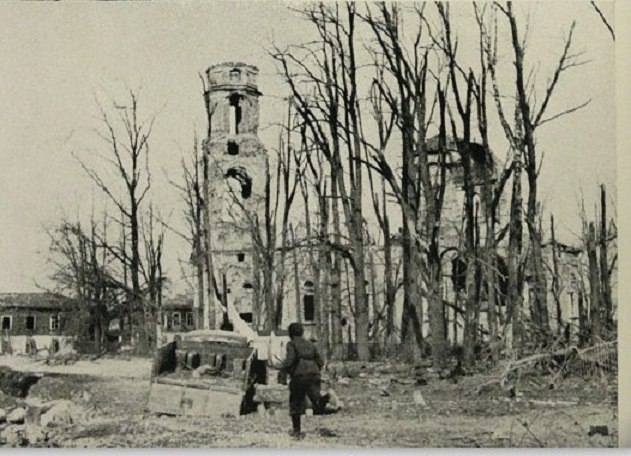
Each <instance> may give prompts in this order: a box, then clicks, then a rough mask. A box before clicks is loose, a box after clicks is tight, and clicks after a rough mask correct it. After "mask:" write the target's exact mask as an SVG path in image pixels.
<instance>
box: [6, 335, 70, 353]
mask: <svg viewBox="0 0 631 456" xmlns="http://www.w3.org/2000/svg"><path fill="white" fill-rule="evenodd" d="M3 339H4V342H3V343H2V344H0V353H1V354H5V352H4V348H5V346H6V344H7V343H9V344H10V346H11V352H12V354H14V355H24V354H27V353H28V350H27V340H29V339H32V340H34V341H35V346H36V347H37V351H38V352H39V351H40V350H46V351H49V350H50V348H51V345H52V344H53V341H57V342H58V343H59V351H65V350H68V349H72V345H73V342H74V338H73V337H69V336H11V337H9V338H6V337H4V338H3ZM7 353H8V351H7Z"/></svg>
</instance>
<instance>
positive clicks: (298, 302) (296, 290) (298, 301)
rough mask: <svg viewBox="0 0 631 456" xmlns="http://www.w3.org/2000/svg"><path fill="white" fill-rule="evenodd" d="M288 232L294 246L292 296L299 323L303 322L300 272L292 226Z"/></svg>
mask: <svg viewBox="0 0 631 456" xmlns="http://www.w3.org/2000/svg"><path fill="white" fill-rule="evenodd" d="M289 232H290V233H291V242H292V244H293V245H294V248H293V263H294V264H293V266H294V294H295V296H296V300H295V302H294V305H295V308H296V319H297V321H299V322H302V321H303V315H302V314H303V312H302V305H301V304H302V299H301V298H302V296H301V293H300V271H299V269H298V248H297V247H296V233H295V232H294V227H293V225H292V224H290V225H289Z"/></svg>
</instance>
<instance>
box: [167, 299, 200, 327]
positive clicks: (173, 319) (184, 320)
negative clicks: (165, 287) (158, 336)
mask: <svg viewBox="0 0 631 456" xmlns="http://www.w3.org/2000/svg"><path fill="white" fill-rule="evenodd" d="M194 329H196V328H195V318H194V316H193V300H192V299H190V298H188V297H186V296H183V295H178V296H175V297H173V298H169V299H165V300H164V301H162V330H163V331H164V332H183V331H192V330H194Z"/></svg>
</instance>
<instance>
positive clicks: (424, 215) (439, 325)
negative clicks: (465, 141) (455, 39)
mask: <svg viewBox="0 0 631 456" xmlns="http://www.w3.org/2000/svg"><path fill="white" fill-rule="evenodd" d="M423 8H424V7H416V8H415V13H416V16H417V19H418V20H417V23H416V24H415V27H416V33H415V34H414V37H413V40H412V44H411V45H410V48H409V49H406V48H404V43H403V41H402V40H401V35H402V30H401V18H400V17H399V6H398V5H396V4H392V5H390V4H385V3H379V4H377V7H376V10H377V12H376V13H373V12H372V11H371V10H369V11H368V13H367V15H366V17H365V21H366V22H367V24H368V25H369V26H370V28H371V30H372V31H373V36H374V38H375V41H376V43H377V52H378V54H379V55H380V56H383V59H384V65H385V67H386V69H387V72H388V74H389V75H390V76H389V82H388V83H387V84H380V85H379V89H380V90H381V91H382V95H383V98H384V100H385V101H386V102H387V104H388V108H389V109H390V110H391V111H392V112H393V113H395V115H396V126H397V128H398V130H399V132H400V134H401V143H402V146H401V161H402V168H403V171H402V176H401V178H400V179H399V178H398V176H397V173H396V172H395V170H393V168H392V166H391V165H390V163H389V161H388V159H387V158H386V156H385V154H384V153H383V151H381V150H379V148H376V147H374V146H373V147H370V146H368V147H369V148H370V149H371V161H372V164H371V166H374V167H375V169H376V170H377V171H378V172H379V173H380V174H381V175H382V176H384V178H385V179H386V181H387V182H388V184H389V185H390V187H391V189H392V191H393V193H394V194H395V196H396V198H397V201H398V203H399V206H400V207H401V212H402V217H403V236H402V238H403V239H402V242H403V265H404V269H403V283H404V288H403V289H404V303H403V321H402V338H403V341H404V343H405V344H406V346H407V347H409V348H411V349H412V350H413V353H412V354H413V355H418V349H417V348H416V347H422V345H423V334H422V330H421V327H422V322H423V315H422V303H423V300H424V298H427V301H428V304H429V306H428V309H429V316H428V317H429V325H430V331H431V348H432V357H433V359H434V362H435V363H436V364H437V365H442V364H444V362H445V359H446V331H445V314H444V303H443V300H442V294H441V281H442V272H441V257H440V219H441V214H442V206H443V201H444V194H445V178H446V168H445V166H444V159H445V156H446V130H445V125H446V117H445V113H446V100H445V90H444V89H443V88H442V86H441V83H440V82H439V81H437V85H438V87H437V97H438V101H439V114H440V119H439V122H438V125H439V135H438V137H439V139H438V146H437V154H436V155H437V157H438V159H437V161H436V162H435V163H432V162H430V160H429V150H428V149H429V148H428V145H427V129H428V124H429V121H430V119H431V115H430V114H428V108H427V100H428V94H427V90H426V85H427V84H426V83H427V73H428V62H429V60H428V51H427V46H426V45H425V44H424V43H421V39H422V37H423V33H424V24H425V13H424V9H423ZM418 277H422V282H421V281H419V280H418ZM423 285H425V289H424V290H423Z"/></svg>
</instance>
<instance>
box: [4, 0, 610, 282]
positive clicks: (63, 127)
mask: <svg viewBox="0 0 631 456" xmlns="http://www.w3.org/2000/svg"><path fill="white" fill-rule="evenodd" d="M599 3H601V4H603V9H604V11H605V12H606V13H607V14H608V16H609V17H610V18H613V8H610V7H608V5H606V4H604V2H599ZM526 9H527V10H528V11H530V12H531V14H532V23H533V27H532V30H531V34H532V42H531V44H530V45H529V48H528V52H530V53H531V55H533V57H531V58H533V59H534V58H536V57H540V59H541V60H542V62H543V63H542V70H541V75H540V77H541V78H542V81H541V82H542V83H545V79H544V77H545V71H544V70H545V68H546V66H545V65H546V63H545V62H552V61H553V60H552V59H554V58H555V57H556V56H558V54H559V52H560V50H561V46H562V44H563V36H564V33H566V32H567V31H568V30H569V24H570V23H571V22H572V20H573V19H576V20H577V29H576V49H577V50H582V51H585V56H584V58H585V59H588V60H589V61H590V63H589V64H588V65H586V66H584V67H582V68H579V69H577V70H576V71H573V72H572V73H568V75H567V77H565V76H564V79H563V80H562V82H561V84H560V88H559V92H558V95H557V97H556V98H555V100H554V105H553V107H551V113H553V112H555V111H558V110H562V109H565V108H568V107H570V106H572V105H573V104H576V103H577V102H580V101H583V100H585V99H588V98H591V100H592V101H591V103H590V104H589V106H587V107H586V108H585V109H583V110H582V111H579V112H577V113H575V114H573V115H572V116H569V117H566V118H564V119H561V120H559V121H558V122H556V123H554V124H550V125H548V126H543V127H541V130H540V132H539V133H538V146H539V150H540V151H542V152H543V153H544V154H545V162H544V166H543V169H542V173H541V190H540V192H541V197H542V199H543V201H544V204H545V206H546V208H547V210H549V211H552V212H554V213H555V216H556V219H557V221H558V223H559V224H560V225H561V226H560V228H558V230H559V232H560V236H562V237H563V238H564V239H565V240H567V241H572V236H571V233H572V232H573V231H574V232H576V231H578V230H579V225H578V218H577V202H578V197H579V195H580V191H581V189H583V191H584V192H585V194H586V197H587V200H588V203H589V204H593V196H595V195H596V191H597V188H596V186H597V185H598V184H599V183H600V182H605V183H606V184H607V185H608V187H609V188H610V189H611V190H612V192H611V193H614V192H613V191H614V190H615V181H616V153H615V138H614V132H615V130H614V119H615V99H614V52H613V45H612V42H611V37H610V36H609V34H608V33H607V31H606V29H605V28H604V26H603V24H602V23H601V22H600V20H599V18H598V16H597V15H596V14H595V13H594V11H593V10H592V9H591V7H590V6H589V2H588V1H576V2H560V3H559V2H547V3H545V4H541V5H538V6H536V7H534V6H532V5H531V6H529V7H528V8H526ZM305 36H306V34H305V24H304V23H303V22H301V21H300V20H298V19H297V18H296V17H295V16H294V15H293V13H291V12H290V11H288V10H287V8H286V6H284V5H281V4H279V3H269V2H260V3H246V2H239V3H224V2H204V3H202V2H182V3H164V2H157V3H145V2H142V3H132V2H122V3H110V2H103V3H89V4H88V3H64V2H51V3H39V2H38V3H31V2H28V3H19V4H17V3H6V2H5V3H2V4H0V65H1V70H0V195H1V196H0V292H9V291H33V290H35V289H36V287H35V281H36V280H37V281H41V282H44V279H45V277H46V275H47V272H48V271H47V269H46V267H45V265H44V258H45V253H46V250H47V248H48V238H47V235H46V234H45V231H44V227H45V226H47V225H51V224H53V223H54V222H55V220H59V218H60V217H61V215H62V214H66V215H68V216H69V217H73V216H76V215H78V214H79V215H85V214H86V213H89V211H90V209H91V207H92V206H96V207H103V199H102V196H101V195H100V194H99V192H98V191H97V190H94V187H93V186H92V185H91V183H90V181H89V180H88V179H87V178H86V177H85V175H84V174H83V173H82V171H81V168H80V167H79V165H78V163H77V162H76V160H75V159H74V158H73V156H72V154H73V153H75V154H77V155H80V156H82V157H85V158H86V160H88V161H89V160H90V159H91V155H92V156H93V155H94V153H95V152H96V151H102V150H103V148H102V146H103V145H102V143H100V142H99V140H98V138H97V137H96V135H95V134H94V131H93V129H94V128H95V127H98V126H99V121H98V118H97V116H96V114H97V113H98V110H97V105H96V101H95V100H97V99H98V100H101V101H102V102H103V103H104V104H105V105H107V102H108V100H110V99H111V98H112V97H114V98H120V97H122V96H124V95H125V91H126V90H127V88H131V89H137V88H139V87H141V88H142V89H141V105H142V106H143V112H144V114H146V115H147V116H150V115H153V114H155V115H156V116H157V117H156V123H155V127H154V134H153V136H152V141H151V148H152V152H151V153H152V163H151V166H152V169H153V171H154V176H155V178H154V187H155V196H154V197H155V200H156V204H157V205H161V206H162V208H163V209H162V211H163V212H165V213H167V214H166V215H167V216H169V215H170V216H171V217H177V216H178V213H177V209H173V208H175V207H176V206H177V197H176V196H175V194H174V192H173V191H172V189H170V188H169V187H168V184H167V181H166V178H165V173H166V174H168V175H169V176H170V177H174V178H175V177H177V175H178V166H179V160H180V158H181V156H182V154H183V153H185V151H187V150H188V149H189V148H190V147H191V144H192V137H193V131H194V130H197V131H198V132H200V133H203V132H204V131H205V128H206V125H205V123H204V122H205V116H204V106H203V99H202V95H201V83H200V80H199V76H198V74H199V73H200V72H203V71H204V70H205V69H206V68H207V67H208V66H209V65H211V64H214V63H219V62H223V61H244V62H247V63H251V64H254V65H257V66H258V67H259V68H260V71H261V73H260V79H259V87H260V89H261V91H262V92H263V94H264V97H263V98H262V100H261V128H262V131H261V138H262V139H263V141H264V142H265V143H266V144H267V146H268V147H272V146H273V145H274V144H275V139H274V135H273V134H272V132H271V130H272V129H271V128H266V126H267V125H270V124H273V123H274V122H276V121H278V120H279V116H280V115H282V114H280V113H281V112H283V111H282V110H280V109H279V108H280V107H282V102H281V101H280V99H281V98H282V97H283V96H285V94H286V89H285V88H284V86H283V83H282V80H281V79H280V78H279V77H278V76H277V74H276V69H275V66H274V63H273V61H272V60H271V59H270V58H269V57H268V56H267V54H266V52H265V49H266V48H268V47H269V46H270V44H271V42H272V41H274V42H276V43H278V44H281V45H282V44H286V43H297V42H300V41H302V40H303V39H304V38H305ZM494 135H497V137H500V136H501V131H499V132H495V133H494ZM500 148H501V147H500ZM503 152H504V151H503V150H502V151H501V153H503ZM169 211H174V212H173V213H172V214H169ZM171 245H173V246H176V245H177V246H178V248H177V249H175V248H172V249H171V252H170V255H171V257H170V259H169V261H170V266H169V270H168V273H169V274H170V276H171V277H172V278H173V279H175V281H177V280H178V279H177V276H179V271H178V270H177V263H176V262H175V261H174V259H175V258H176V257H177V256H180V257H182V258H185V257H187V256H188V252H185V251H183V244H181V243H178V242H177V241H176V240H173V241H172V244H171ZM167 248H168V246H167ZM174 250H175V251H174Z"/></svg>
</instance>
